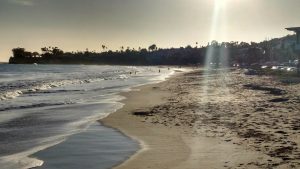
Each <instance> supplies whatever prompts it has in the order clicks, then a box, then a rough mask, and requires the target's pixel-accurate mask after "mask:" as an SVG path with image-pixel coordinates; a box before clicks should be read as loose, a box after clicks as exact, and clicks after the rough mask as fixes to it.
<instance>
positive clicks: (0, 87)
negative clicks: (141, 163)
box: [0, 64, 174, 169]
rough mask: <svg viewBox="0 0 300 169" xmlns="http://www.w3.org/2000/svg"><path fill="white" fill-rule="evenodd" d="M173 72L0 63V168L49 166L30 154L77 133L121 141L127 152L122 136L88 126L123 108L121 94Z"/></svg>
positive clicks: (136, 68)
mask: <svg viewBox="0 0 300 169" xmlns="http://www.w3.org/2000/svg"><path fill="white" fill-rule="evenodd" d="M159 70H160V72H159ZM173 72H174V70H173V69H170V70H169V69H168V68H158V67H129V66H85V65H6V64H3V65H0V168H1V169H23V168H24V169H25V168H31V167H36V166H41V165H42V164H48V165H50V166H51V164H50V163H47V162H44V161H43V159H37V158H36V157H34V156H32V155H33V154H35V153H37V152H39V151H41V150H45V149H47V148H49V147H52V146H54V147H57V146H59V145H60V144H59V143H62V142H64V143H63V144H61V145H64V144H65V143H67V142H68V139H70V140H69V141H72V140H75V141H73V142H76V141H77V142H78V140H80V139H76V137H77V138H80V137H82V135H80V134H78V133H81V132H86V134H87V133H89V132H91V131H93V132H94V135H100V136H102V137H99V138H100V140H99V144H100V143H101V138H102V139H103V140H105V139H111V140H113V139H118V140H123V142H124V146H123V148H125V149H126V147H128V145H126V143H125V142H128V139H126V138H125V136H123V135H121V134H119V135H116V134H113V133H116V131H114V130H109V129H105V130H104V128H103V127H102V128H95V127H93V130H90V128H89V127H90V125H91V124H93V126H94V125H95V121H97V120H98V119H101V118H103V117H105V116H107V115H108V114H109V113H112V112H114V111H116V110H117V109H119V108H121V107H122V106H123V105H122V104H121V103H120V102H119V101H121V100H122V99H124V98H122V97H121V96H119V95H118V94H119V93H120V92H122V91H128V90H130V88H132V87H135V86H139V85H143V84H147V83H155V82H159V81H162V80H164V79H165V78H166V77H168V76H170V75H171V74H173ZM104 131H105V132H104ZM95 133H96V134H95ZM108 133H110V134H108ZM86 134H85V135H86ZM76 135H77V136H76ZM106 136H107V137H106ZM84 138H85V137H84ZM91 139H97V137H94V138H90V139H89V140H91ZM81 140H83V141H84V139H81ZM126 140H127V141H126ZM108 142H111V144H113V141H108ZM79 144H80V143H79ZM118 144H119V145H121V144H120V142H119V143H118ZM55 145H56V146H55ZM96 146H98V145H96ZM100 147H101V146H100ZM112 147H113V146H112ZM61 149H64V147H62V148H61ZM119 149H120V147H119ZM131 150H132V149H131ZM131 150H130V151H128V152H131ZM50 152H51V148H50ZM100 152H101V150H100ZM50 154H51V153H50ZM52 154H53V153H52ZM104 154H105V153H104ZM104 154H103V155H104ZM109 154H110V153H107V155H109ZM115 154H116V153H115ZM121 154H122V153H121ZM125 154H126V153H125ZM125 154H124V156H118V158H117V157H116V156H115V158H116V159H123V158H125V157H126V155H125ZM127 155H128V154H127ZM43 156H44V157H45V158H46V157H47V156H49V154H47V153H46V154H43V153H41V157H43ZM39 158H40V157H39ZM69 158H70V157H69ZM104 159H105V158H104ZM111 159H113V158H111ZM56 161H57V160H56ZM102 162H103V163H105V161H103V160H102Z"/></svg>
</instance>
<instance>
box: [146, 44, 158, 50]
mask: <svg viewBox="0 0 300 169" xmlns="http://www.w3.org/2000/svg"><path fill="white" fill-rule="evenodd" d="M148 49H149V51H152V52H153V51H154V50H157V46H156V45H155V44H153V45H151V46H149V48H148Z"/></svg>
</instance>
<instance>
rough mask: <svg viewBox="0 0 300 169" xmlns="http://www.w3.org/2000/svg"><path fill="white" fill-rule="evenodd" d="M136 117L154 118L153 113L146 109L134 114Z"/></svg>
mask: <svg viewBox="0 0 300 169" xmlns="http://www.w3.org/2000/svg"><path fill="white" fill-rule="evenodd" d="M132 114H133V115H135V116H153V112H152V111H149V110H145V109H138V110H136V111H134V112H133V113H132Z"/></svg>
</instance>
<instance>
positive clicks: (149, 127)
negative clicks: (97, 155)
mask: <svg viewBox="0 0 300 169" xmlns="http://www.w3.org/2000/svg"><path fill="white" fill-rule="evenodd" d="M228 75H229V76H228V77H229V81H226V80H225V81H224V78H223V75H222V73H221V74H218V73H217V74H205V72H203V71H201V70H197V71H191V72H187V73H180V74H177V75H174V76H172V77H170V78H169V79H167V80H166V81H163V82H160V83H156V84H148V85H144V86H140V87H137V88H134V89H138V90H132V91H130V92H123V93H121V95H122V96H125V97H126V99H125V100H123V101H121V102H122V103H123V104H124V107H123V108H121V109H119V110H118V111H116V112H114V113H112V114H110V115H109V116H107V117H106V118H104V119H102V120H99V121H100V122H101V123H102V124H103V125H105V126H107V127H111V128H114V129H116V130H118V131H120V132H121V133H123V134H125V135H126V136H128V137H130V138H131V139H133V140H136V141H138V142H139V143H140V149H139V150H138V151H137V152H136V153H135V154H134V155H133V156H131V157H130V158H129V159H128V160H126V161H124V162H123V163H121V164H119V165H117V166H116V167H114V169H144V168H145V169H146V168H153V169H199V167H200V168H224V169H227V168H250V169H252V168H253V169H259V168H277V169H283V168H293V167H295V166H300V162H299V160H297V159H298V158H299V157H298V148H297V147H299V146H298V141H293V140H294V137H298V136H297V135H295V134H293V133H295V132H293V131H290V129H289V128H290V127H293V126H295V125H297V119H298V118H297V117H294V116H295V115H294V114H295V113H296V112H294V113H293V111H287V110H289V109H290V108H289V107H290V106H292V105H295V103H297V98H296V97H295V96H294V94H293V93H295V92H292V91H295V90H296V91H297V90H298V89H299V87H300V86H299V85H295V86H294V87H287V86H285V85H284V84H281V83H280V82H279V81H278V82H277V81H276V82H274V83H273V82H272V81H271V83H270V80H272V78H271V77H259V76H255V77H253V76H245V75H243V73H242V72H241V71H238V70H234V71H230V72H228ZM249 83H254V84H257V85H261V86H265V85H268V84H269V86H270V87H269V88H268V87H262V88H263V89H268V90H269V89H271V87H272V86H274V84H275V83H276V85H277V87H279V88H281V89H282V90H286V91H287V94H284V95H285V96H284V97H288V98H290V100H291V101H290V102H288V103H287V102H282V103H281V102H279V103H276V102H275V103H273V102H270V100H272V99H274V98H278V96H274V95H272V94H269V93H264V92H261V91H260V90H254V89H248V88H247V87H246V86H247V84H249ZM205 84H206V85H207V86H206V87H205V86H203V85H205ZM224 87H226V90H224ZM276 90H277V89H276ZM224 92H225V93H224ZM226 92H228V93H226ZM257 100H259V101H257ZM264 100H265V101H267V102H269V104H268V105H266V104H264V103H265V101H264ZM293 100H295V101H293ZM253 104H255V106H256V107H258V108H255V107H254V108H253ZM273 105H276V106H277V107H279V108H280V109H281V110H284V112H289V113H288V114H282V111H280V110H276V109H273V108H272V106H273ZM261 106H265V107H264V108H260V107H261ZM293 109H294V110H295V111H297V109H299V107H298V106H296V107H294V108H293ZM259 111H263V113H260V114H259V113H258V112H259ZM278 116H280V117H281V118H284V119H283V124H281V123H277V124H275V126H274V123H273V121H272V119H277V117H278ZM265 117H269V118H270V120H266V119H265ZM292 117H294V118H296V119H295V120H291V119H292ZM277 121H278V120H277ZM285 121H290V122H292V123H290V124H289V125H290V126H284V125H286V123H285ZM272 127H277V128H278V127H283V128H285V129H284V130H285V132H284V133H283V136H284V137H283V138H282V137H281V133H282V132H281V133H279V134H278V132H277V131H276V130H274V129H273V128H272ZM294 128H295V127H294ZM275 129H276V128H275ZM287 133H289V134H288V135H287ZM289 135H290V136H289ZM282 139H283V140H282ZM285 140H286V141H285ZM287 144H291V145H287Z"/></svg>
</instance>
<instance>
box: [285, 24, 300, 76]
mask: <svg viewBox="0 0 300 169" xmlns="http://www.w3.org/2000/svg"><path fill="white" fill-rule="evenodd" d="M286 29H287V30H289V31H293V32H295V33H296V44H295V48H294V49H295V51H296V53H298V60H297V64H298V75H299V76H300V27H292V28H286ZM295 63H296V61H295Z"/></svg>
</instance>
